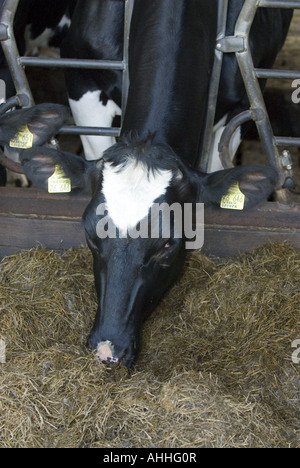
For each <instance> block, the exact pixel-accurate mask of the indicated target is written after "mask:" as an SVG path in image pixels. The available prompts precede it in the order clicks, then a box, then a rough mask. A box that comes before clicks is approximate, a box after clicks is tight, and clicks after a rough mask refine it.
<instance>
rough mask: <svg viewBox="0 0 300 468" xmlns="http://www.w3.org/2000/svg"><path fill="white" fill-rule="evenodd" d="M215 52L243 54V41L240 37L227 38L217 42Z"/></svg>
mask: <svg viewBox="0 0 300 468" xmlns="http://www.w3.org/2000/svg"><path fill="white" fill-rule="evenodd" d="M216 48H217V50H219V51H220V52H223V53H224V54H231V53H236V52H243V51H244V50H245V49H246V47H245V39H244V37H242V36H227V37H223V38H222V39H219V40H217V45H216Z"/></svg>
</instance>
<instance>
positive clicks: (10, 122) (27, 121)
mask: <svg viewBox="0 0 300 468" xmlns="http://www.w3.org/2000/svg"><path fill="white" fill-rule="evenodd" d="M69 116H70V111H69V109H68V108H67V107H65V106H62V105H60V104H39V105H37V106H34V107H31V108H29V109H21V110H16V111H13V112H8V113H6V114H4V115H3V116H1V117H0V142H1V143H2V144H3V145H5V144H6V145H7V146H8V147H9V148H12V149H13V148H16V149H19V150H21V149H28V148H31V147H33V146H41V145H44V144H45V143H47V141H49V140H50V139H51V138H52V137H53V136H55V135H56V134H57V133H58V131H59V129H60V128H61V127H62V125H63V124H64V123H65V122H66V120H67V119H68V118H69Z"/></svg>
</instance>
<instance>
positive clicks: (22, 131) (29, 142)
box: [9, 125, 33, 149]
mask: <svg viewBox="0 0 300 468" xmlns="http://www.w3.org/2000/svg"><path fill="white" fill-rule="evenodd" d="M9 146H10V147H11V148H19V149H29V148H32V146H33V134H32V133H31V131H30V130H29V128H28V127H27V125H23V126H22V127H20V128H19V130H18V132H17V133H16V134H15V136H14V137H13V138H12V139H11V140H10V142H9Z"/></svg>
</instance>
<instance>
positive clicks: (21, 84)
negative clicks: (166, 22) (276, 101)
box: [0, 0, 300, 203]
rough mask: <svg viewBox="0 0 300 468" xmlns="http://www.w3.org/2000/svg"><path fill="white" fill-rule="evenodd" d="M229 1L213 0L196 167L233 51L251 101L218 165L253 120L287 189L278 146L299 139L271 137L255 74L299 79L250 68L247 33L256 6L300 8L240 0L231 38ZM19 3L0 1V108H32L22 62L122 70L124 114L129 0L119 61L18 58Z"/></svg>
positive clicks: (104, 132)
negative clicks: (1, 58)
mask: <svg viewBox="0 0 300 468" xmlns="http://www.w3.org/2000/svg"><path fill="white" fill-rule="evenodd" d="M228 2H229V0H218V7H219V12H218V34H217V41H216V51H215V61H214V68H213V73H212V77H213V78H212V80H211V85H210V91H209V99H208V108H207V118H206V125H205V131H204V143H203V146H202V151H201V153H202V158H201V161H199V169H200V170H201V171H202V172H207V168H208V157H209V154H210V147H211V135H212V130H213V126H214V119H215V112H216V104H217V97H218V90H219V84H220V76H221V70H222V62H223V57H224V54H225V53H235V54H236V58H237V61H238V64H239V67H240V70H241V73H242V77H243V80H244V85H245V88H246V91H247V94H248V98H249V101H250V110H248V111H246V112H244V113H242V114H240V115H238V116H237V117H235V118H234V119H233V120H232V121H231V122H230V123H229V124H228V125H227V127H226V129H225V131H224V133H223V135H222V138H221V141H220V145H219V151H220V159H221V161H222V164H223V166H224V168H229V167H232V162H231V155H230V153H229V146H230V141H231V138H232V136H233V135H234V133H235V131H236V129H237V128H238V127H239V126H240V125H241V124H243V123H245V122H248V121H250V120H253V121H254V122H255V124H256V127H257V130H258V133H259V136H260V140H261V142H262V145H263V148H264V151H265V154H266V157H267V160H268V163H269V164H270V165H271V166H273V167H275V168H276V169H277V170H278V172H279V174H280V183H281V186H282V187H284V188H290V187H291V186H292V185H293V179H292V163H291V160H290V157H289V152H288V151H284V152H283V153H282V154H280V153H279V150H278V146H283V145H287V146H300V138H283V137H275V136H274V134H273V130H272V127H271V123H270V119H269V116H268V112H267V109H266V106H265V102H264V98H263V94H262V91H261V88H260V85H259V78H277V79H283V78H289V79H297V78H300V72H297V71H287V70H284V71H281V70H261V69H255V67H254V64H253V59H252V54H251V51H250V46H249V35H250V30H251V27H252V24H253V21H254V18H255V15H256V12H257V10H258V8H290V9H300V0H294V1H289V0H245V2H244V6H243V8H242V10H241V12H240V15H239V18H238V20H237V23H236V27H235V33H234V36H230V37H228V36H226V23H227V12H228ZM18 4H19V0H5V2H4V6H3V9H2V14H1V18H0V41H1V43H2V47H3V51H4V54H5V57H6V60H7V62H8V65H9V68H10V71H11V75H12V78H13V81H14V84H15V88H16V92H17V95H16V96H15V97H13V98H11V99H9V100H8V102H7V103H5V104H3V105H2V106H0V112H5V111H6V110H7V109H8V108H12V107H14V106H16V105H18V106H20V107H31V106H32V105H34V100H33V97H32V94H31V90H30V86H29V84H28V81H27V78H26V74H25V71H24V67H25V66H27V67H28V66H34V67H59V68H85V69H88V68H90V69H109V70H121V71H122V72H123V80H122V114H123V115H124V111H125V109H126V103H127V97H128V88H129V73H128V44H129V34H130V21H131V15H132V11H133V6H134V0H125V23H124V49H123V60H122V61H110V60H79V59H48V58H45V59H43V58H32V57H20V56H19V52H18V49H17V45H16V41H15V37H14V32H13V21H14V17H15V13H16V9H17V7H18ZM120 131H121V129H120V128H112V127H110V128H99V127H78V126H75V127H74V126H68V127H63V128H62V129H61V131H60V133H62V134H77V135H94V136H114V137H118V136H119V135H120ZM278 200H279V201H281V202H283V203H288V191H287V190H279V191H278Z"/></svg>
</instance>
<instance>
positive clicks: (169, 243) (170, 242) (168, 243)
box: [164, 239, 172, 249]
mask: <svg viewBox="0 0 300 468" xmlns="http://www.w3.org/2000/svg"><path fill="white" fill-rule="evenodd" d="M171 247H172V241H171V239H169V240H168V241H167V242H166V243H165V245H164V249H170V248H171Z"/></svg>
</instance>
